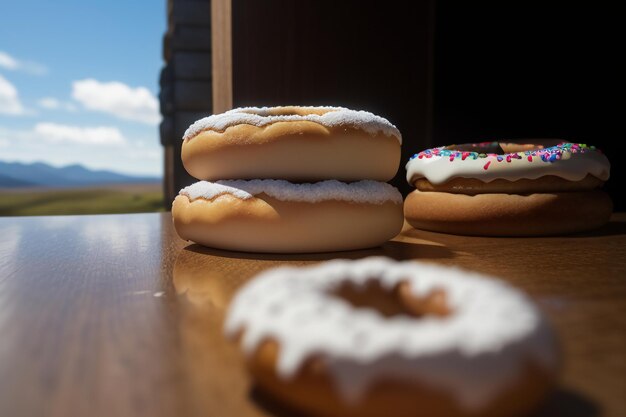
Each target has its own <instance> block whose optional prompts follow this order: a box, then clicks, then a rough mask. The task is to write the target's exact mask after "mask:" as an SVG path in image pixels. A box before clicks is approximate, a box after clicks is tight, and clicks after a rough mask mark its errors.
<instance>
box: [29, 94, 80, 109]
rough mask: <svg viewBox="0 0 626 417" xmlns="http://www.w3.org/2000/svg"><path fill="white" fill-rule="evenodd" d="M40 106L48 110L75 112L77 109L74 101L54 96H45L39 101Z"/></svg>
mask: <svg viewBox="0 0 626 417" xmlns="http://www.w3.org/2000/svg"><path fill="white" fill-rule="evenodd" d="M37 104H38V105H39V107H42V108H44V109H48V110H65V111H70V112H75V111H76V110H77V108H76V106H75V105H74V103H71V102H68V101H61V100H57V99H56V98H54V97H43V98H40V99H39V100H38V101H37Z"/></svg>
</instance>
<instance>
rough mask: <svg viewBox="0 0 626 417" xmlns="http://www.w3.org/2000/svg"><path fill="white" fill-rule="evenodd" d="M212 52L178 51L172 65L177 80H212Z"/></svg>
mask: <svg viewBox="0 0 626 417" xmlns="http://www.w3.org/2000/svg"><path fill="white" fill-rule="evenodd" d="M211 63H212V61H211V53H210V52H189V51H176V52H174V53H173V54H172V61H171V65H172V68H173V70H174V76H175V77H176V79H177V80H195V81H198V80H211Z"/></svg>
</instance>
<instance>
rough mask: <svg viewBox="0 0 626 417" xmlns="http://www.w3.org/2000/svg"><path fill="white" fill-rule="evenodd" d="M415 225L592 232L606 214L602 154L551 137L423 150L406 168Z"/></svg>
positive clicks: (492, 231) (504, 232)
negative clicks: (550, 138)
mask: <svg viewBox="0 0 626 417" xmlns="http://www.w3.org/2000/svg"><path fill="white" fill-rule="evenodd" d="M406 171H407V176H406V178H407V181H408V182H409V184H411V185H413V186H414V187H415V188H416V190H415V191H413V192H412V193H410V194H409V196H408V197H407V199H406V201H405V206H404V212H405V217H406V219H407V221H408V222H409V223H410V224H411V225H413V226H414V227H416V228H420V229H425V230H431V231H438V232H445V233H453V234H465V235H487V236H535V235H552V234H563V233H573V232H580V231H586V230H592V229H595V228H598V227H601V226H602V225H603V224H605V223H606V222H607V221H608V219H609V217H610V215H611V212H612V207H613V206H612V202H611V199H610V198H609V196H608V195H607V194H606V193H605V192H603V191H602V190H601V189H600V188H601V187H602V185H603V184H604V182H605V181H607V180H608V179H609V173H610V163H609V160H608V158H607V157H606V156H605V155H604V154H603V153H602V152H600V151H599V150H598V149H596V148H595V147H594V146H588V145H586V144H583V143H572V142H564V141H557V140H532V141H516V142H512V141H507V142H480V143H469V144H463V145H450V146H441V147H436V148H432V149H426V150H424V151H421V152H419V153H417V154H415V155H413V156H412V157H411V159H410V160H409V162H408V163H407V165H406Z"/></svg>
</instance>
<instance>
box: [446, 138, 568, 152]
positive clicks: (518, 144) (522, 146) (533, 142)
mask: <svg viewBox="0 0 626 417" xmlns="http://www.w3.org/2000/svg"><path fill="white" fill-rule="evenodd" d="M562 142H563V141H561V140H554V139H530V140H526V139H521V140H518V141H507V142H485V143H466V144H463V145H452V146H447V147H446V149H449V150H453V151H461V152H479V153H486V154H489V153H492V154H498V155H501V154H509V153H517V152H532V151H538V150H541V149H545V148H549V147H551V146H556V145H558V144H560V143H562Z"/></svg>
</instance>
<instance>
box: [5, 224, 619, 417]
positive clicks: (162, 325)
mask: <svg viewBox="0 0 626 417" xmlns="http://www.w3.org/2000/svg"><path fill="white" fill-rule="evenodd" d="M370 255H386V256H390V257H393V258H396V259H420V260H424V261H427V262H435V263H438V264H447V265H458V266H463V267H466V268H469V269H473V270H477V271H481V272H485V273H489V274H493V275H496V276H499V277H501V278H502V279H504V280H506V281H509V282H510V283H512V284H514V285H516V286H518V287H521V288H522V289H524V290H525V291H527V292H528V293H529V294H530V295H531V296H532V297H533V298H534V299H535V300H536V301H537V303H538V304H539V305H540V306H541V308H542V309H543V310H544V311H545V312H546V313H547V315H548V317H549V318H550V320H551V321H552V323H553V324H554V326H555V328H556V330H557V331H558V333H559V336H560V339H561V342H562V349H563V353H564V357H565V364H564V368H563V373H562V378H561V383H560V385H559V388H558V389H557V391H556V392H555V394H554V395H553V396H552V397H551V398H550V400H549V401H548V403H547V404H546V406H545V407H544V408H543V409H542V410H541V412H539V414H538V416H541V417H547V416H565V417H591V416H624V415H626V400H625V397H626V325H625V320H626V319H625V318H626V215H624V214H620V215H614V217H613V221H612V222H611V223H610V224H609V225H608V226H607V227H605V228H604V229H602V230H599V231H597V232H595V233H588V234H581V235H575V236H568V237H545V238H525V239H519V238H480V237H461V236H451V235H444V234H437V233H428V232H422V231H416V230H413V229H410V228H405V230H404V231H403V233H402V234H401V235H399V236H398V237H397V238H396V239H394V240H393V241H391V242H388V243H387V244H385V245H384V246H382V247H381V248H377V249H371V250H363V251H356V252H343V253H335V254H309V255H284V256H283V255H263V254H250V253H235V252H226V251H219V250H213V249H207V248H202V247H200V246H197V245H190V244H188V243H187V242H184V241H182V240H180V239H179V238H178V237H177V236H176V234H175V233H174V231H173V229H172V225H171V219H170V214H169V213H160V214H157V213H155V214H137V215H113V216H59V217H30V218H0V416H7V417H8V416H12V417H13V416H59V417H60V416H63V417H67V416H180V417H186V416H203V417H212V416H215V417H228V416H237V417H248V416H250V417H251V416H271V415H293V414H289V413H287V412H285V410H282V409H281V408H280V406H278V405H277V404H276V403H274V402H272V401H271V400H269V399H267V398H265V397H264V396H263V395H262V394H260V393H259V392H258V391H257V390H256V389H255V388H254V385H253V384H252V382H251V381H250V380H249V378H248V377H247V375H246V373H245V370H244V368H243V366H242V360H241V356H240V354H239V353H238V351H237V350H236V349H235V347H234V346H233V345H232V344H230V343H229V342H227V341H226V340H224V338H223V337H222V329H221V324H222V320H223V318H224V314H225V308H226V306H227V305H228V302H229V300H230V299H231V297H232V295H233V294H234V293H235V291H236V290H237V288H239V287H240V286H241V285H242V284H243V283H245V282H246V281H247V280H248V279H250V278H251V277H252V276H253V275H254V274H256V273H257V272H259V271H261V270H264V269H266V268H269V267H273V266H276V265H280V264H294V265H304V264H310V263H315V262H319V261H322V260H327V259H331V258H335V257H341V258H361V257H365V256H370Z"/></svg>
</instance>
